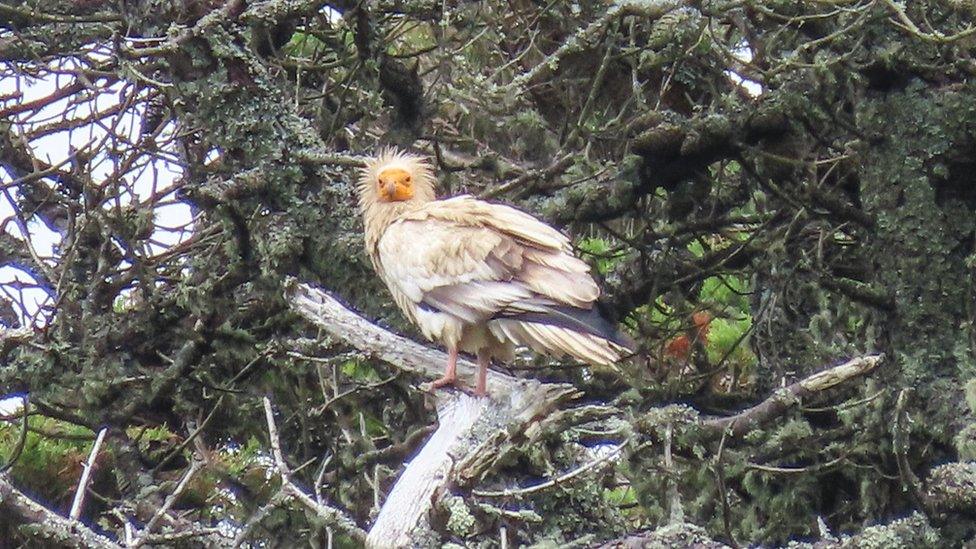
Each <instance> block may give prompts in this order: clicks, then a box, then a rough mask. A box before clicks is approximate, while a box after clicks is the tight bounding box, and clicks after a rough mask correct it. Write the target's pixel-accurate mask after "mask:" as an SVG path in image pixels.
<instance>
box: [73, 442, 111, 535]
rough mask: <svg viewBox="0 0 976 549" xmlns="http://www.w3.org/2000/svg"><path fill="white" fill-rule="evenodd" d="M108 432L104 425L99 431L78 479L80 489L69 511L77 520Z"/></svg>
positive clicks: (76, 492)
mask: <svg viewBox="0 0 976 549" xmlns="http://www.w3.org/2000/svg"><path fill="white" fill-rule="evenodd" d="M107 432H108V429H106V428H104V427H103V428H102V429H101V430H100V431H98V437H97V438H96V439H95V443H94V444H92V447H91V453H89V454H88V460H87V461H85V463H84V464H83V466H84V468H83V469H82V471H81V478H79V479H78V490H76V491H75V499H74V500H73V501H72V502H71V512H70V513H68V517H69V518H72V519H75V520H77V519H78V517H80V516H81V506H82V505H84V503H85V491H86V490H88V481H89V480H90V479H91V472H92V469H94V468H95V458H97V457H98V450H99V449H100V448H101V447H102V441H104V440H105V433H107Z"/></svg>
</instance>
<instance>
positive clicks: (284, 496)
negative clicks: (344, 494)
mask: <svg viewBox="0 0 976 549" xmlns="http://www.w3.org/2000/svg"><path fill="white" fill-rule="evenodd" d="M264 417H265V420H266V421H267V423H268V436H269V437H270V438H271V455H272V457H273V459H274V464H275V469H276V470H277V471H278V476H279V477H280V478H281V488H279V489H278V491H277V492H276V493H275V495H274V496H272V497H271V500H270V501H269V503H268V504H267V505H265V506H264V507H262V508H261V510H259V511H258V513H255V515H254V516H252V517H251V519H249V520H248V522H247V524H246V525H245V529H244V531H242V532H240V533H239V534H238V536H237V538H236V539H235V540H234V544H235V545H240V544H241V543H243V541H244V538H245V537H246V536H247V533H248V532H250V530H251V529H252V528H253V527H254V525H255V524H257V523H258V522H259V521H260V519H261V518H263V517H264V515H266V514H267V513H268V512H269V511H270V510H271V509H273V508H274V507H277V506H278V505H281V504H283V503H284V502H286V501H288V500H289V499H292V498H293V499H296V500H298V502H299V503H301V504H302V505H304V506H305V507H307V508H308V509H309V510H311V511H312V512H313V513H315V514H316V515H317V516H318V517H319V518H321V519H322V520H323V521H325V522H326V523H327V524H329V525H332V526H335V527H337V528H339V529H340V530H342V531H344V532H346V533H347V534H349V535H350V536H352V537H353V539H355V540H357V541H359V542H362V541H365V540H366V531H365V530H363V529H362V528H360V527H359V526H358V525H357V524H356V522H355V521H353V520H352V519H351V518H349V517H348V516H346V514H345V513H343V512H342V511H341V510H339V509H336V508H334V507H331V506H329V505H326V504H324V503H321V502H319V501H315V500H314V499H312V498H311V497H310V496H309V495H308V494H306V493H305V492H303V491H302V490H301V489H299V488H298V487H297V486H295V485H294V483H292V481H291V472H290V471H289V469H288V464H287V463H285V458H284V454H282V452H281V440H280V439H279V438H278V426H277V425H276V424H275V420H274V410H273V409H272V407H271V399H269V398H268V397H264Z"/></svg>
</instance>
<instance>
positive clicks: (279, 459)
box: [264, 397, 291, 482]
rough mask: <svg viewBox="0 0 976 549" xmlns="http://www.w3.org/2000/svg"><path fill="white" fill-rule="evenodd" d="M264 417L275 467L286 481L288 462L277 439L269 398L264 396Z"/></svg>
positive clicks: (287, 478)
mask: <svg viewBox="0 0 976 549" xmlns="http://www.w3.org/2000/svg"><path fill="white" fill-rule="evenodd" d="M264 418H265V420H267V422H268V436H269V437H270V438H271V455H272V456H274V462H275V468H276V469H278V474H279V475H281V481H282V482H288V481H289V477H290V476H291V473H290V472H289V471H288V464H287V463H285V458H284V456H282V454H281V440H279V439H278V426H277V425H275V420H274V410H272V409H271V399H269V398H268V397H264Z"/></svg>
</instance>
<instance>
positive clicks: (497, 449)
mask: <svg viewBox="0 0 976 549" xmlns="http://www.w3.org/2000/svg"><path fill="white" fill-rule="evenodd" d="M286 299H287V300H288V301H289V303H290V304H291V306H292V308H293V309H294V310H295V311H296V312H298V313H299V314H300V315H302V316H304V317H305V318H306V319H308V320H309V321H311V322H312V323H313V324H315V325H317V326H319V327H321V328H323V329H324V330H326V331H327V332H329V333H330V334H332V335H333V336H335V337H337V338H339V339H342V340H344V341H345V342H346V343H347V344H349V345H351V346H352V347H355V348H356V349H359V350H361V351H365V352H368V353H370V354H372V356H374V357H376V358H378V359H380V360H383V361H384V362H387V363H389V364H391V365H393V366H395V367H396V368H399V369H401V370H406V371H409V372H413V373H415V374H418V375H421V376H424V377H426V378H430V379H436V378H437V377H440V374H441V368H442V365H443V364H444V363H445V362H446V360H447V357H446V355H445V354H444V353H442V352H440V351H435V350H432V349H428V348H427V347H424V346H423V345H420V344H418V343H415V342H413V341H410V340H409V339H406V338H403V337H400V336H398V335H396V334H393V333H391V332H388V331H386V330H384V329H382V328H380V327H379V326H376V325H375V324H373V323H371V322H369V321H368V320H366V319H364V318H362V317H361V316H359V315H357V314H356V313H354V312H352V311H350V310H349V309H347V308H346V307H344V306H343V305H342V304H341V303H339V302H338V301H337V300H336V299H335V298H333V297H332V296H330V295H329V294H328V293H326V292H324V291H322V290H319V289H316V288H312V287H311V286H309V285H307V284H298V283H297V282H295V281H290V282H289V283H288V286H287V290H286ZM475 368H476V367H475V365H474V364H473V363H472V362H471V361H468V360H463V359H462V360H458V372H459V373H460V374H461V375H464V376H471V375H474V372H475ZM488 383H489V391H490V394H491V398H474V397H472V396H469V395H467V394H464V393H459V392H456V391H447V390H441V391H436V393H435V396H434V400H435V405H436V407H437V418H438V427H437V429H436V430H435V431H434V433H433V434H432V435H431V437H430V438H429V439H428V440H427V442H426V444H425V445H424V446H423V448H421V450H420V452H419V453H418V454H417V455H416V456H414V457H413V459H412V460H410V462H409V463H408V464H407V466H406V469H405V470H404V472H403V474H402V475H401V476H400V478H399V479H398V480H397V482H396V484H395V485H394V486H393V488H392V490H391V491H390V493H389V494H388V495H387V497H386V501H385V502H384V503H383V506H382V507H381V509H380V512H379V514H378V515H377V518H376V521H375V522H374V524H373V526H372V528H370V531H369V534H368V536H367V538H366V545H367V547H384V548H385V547H404V546H410V545H412V544H413V543H415V542H416V540H417V539H424V538H425V537H429V536H430V523H429V520H428V519H429V516H430V514H431V511H432V510H433V509H434V508H435V506H436V505H437V503H438V502H439V501H440V499H441V497H442V496H444V495H446V494H447V493H448V491H449V489H464V488H467V487H470V486H471V485H472V484H474V483H475V482H477V481H478V480H479V479H480V478H481V477H482V476H483V475H484V474H485V473H486V472H487V471H489V470H491V469H492V468H493V467H494V466H495V465H496V464H497V463H498V462H499V461H500V460H501V459H503V458H504V457H505V456H506V455H508V453H510V452H511V451H512V450H513V449H515V448H517V447H524V446H525V445H527V444H532V443H533V442H535V441H536V440H538V439H539V438H540V437H541V436H543V435H545V434H546V433H548V432H550V431H551V430H552V429H553V428H554V427H555V425H556V422H558V420H559V418H561V417H563V416H562V415H560V414H553V413H551V412H552V411H553V410H555V409H557V407H558V405H559V404H560V403H562V402H565V401H568V400H570V399H572V398H575V397H576V396H577V391H576V390H575V389H574V388H573V387H572V386H570V385H564V384H552V383H540V382H538V381H535V380H526V379H516V378H514V377H512V376H508V375H505V374H501V373H499V372H495V371H489V373H488ZM435 536H436V534H435Z"/></svg>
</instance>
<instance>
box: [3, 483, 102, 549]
mask: <svg viewBox="0 0 976 549" xmlns="http://www.w3.org/2000/svg"><path fill="white" fill-rule="evenodd" d="M0 508H2V509H4V510H5V511H6V512H8V513H12V514H14V515H16V516H18V517H20V519H21V520H23V521H24V522H27V523H30V524H31V525H32V527H33V528H34V529H35V531H36V532H37V534H38V536H39V537H42V538H43V539H45V541H46V542H48V543H56V544H60V545H61V546H64V547H79V548H82V547H84V548H88V547H95V548H104V549H120V548H121V546H120V545H118V544H117V543H115V542H114V541H112V540H110V539H109V538H107V537H105V536H103V535H101V534H98V533H96V532H95V531H94V530H92V529H91V528H88V527H87V526H85V525H84V524H82V523H81V522H79V521H77V520H72V519H69V518H65V517H62V516H61V515H58V514H57V513H55V512H54V511H51V510H50V509H48V508H47V507H44V506H43V505H41V504H40V503H37V502H36V501H34V500H32V499H31V498H29V497H27V496H26V495H24V494H23V492H21V491H20V490H18V489H17V488H16V487H15V486H14V485H13V484H12V483H11V482H10V478H9V477H8V476H7V475H6V474H0Z"/></svg>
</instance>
